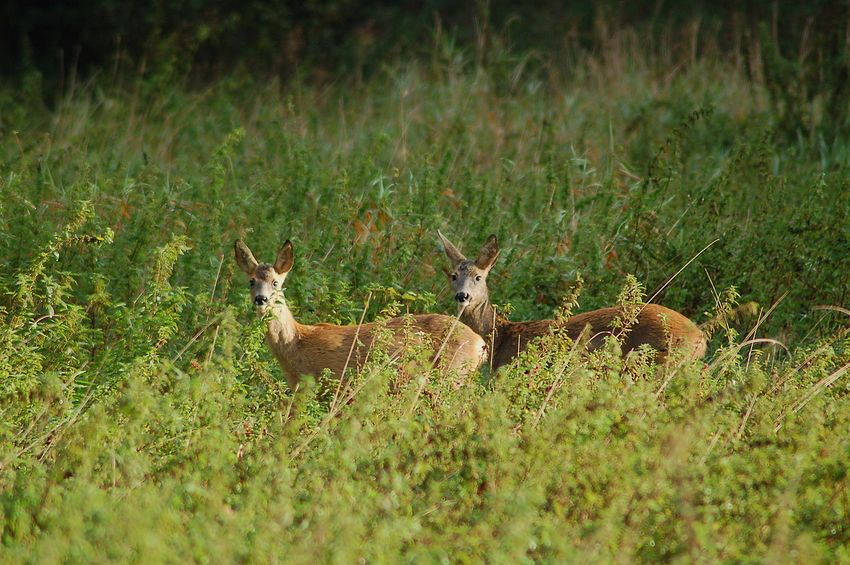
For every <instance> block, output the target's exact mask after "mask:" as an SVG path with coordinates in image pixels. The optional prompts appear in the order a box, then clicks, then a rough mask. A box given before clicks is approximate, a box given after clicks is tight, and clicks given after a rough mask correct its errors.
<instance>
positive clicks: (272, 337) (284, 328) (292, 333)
mask: <svg viewBox="0 0 850 565" xmlns="http://www.w3.org/2000/svg"><path fill="white" fill-rule="evenodd" d="M299 328H300V324H299V323H298V322H296V321H295V317H293V315H292V312H290V310H289V306H287V305H286V301H284V300H281V301H279V302H277V303H276V304H275V305H274V306H272V317H271V319H270V320H269V326H268V331H267V332H266V337H267V338H268V340H269V341H270V342H271V343H272V344H273V345H274V346H276V347H278V348H281V349H290V348H292V347H294V346H296V345H297V344H298V340H299V337H300V333H301V332H300V331H299Z"/></svg>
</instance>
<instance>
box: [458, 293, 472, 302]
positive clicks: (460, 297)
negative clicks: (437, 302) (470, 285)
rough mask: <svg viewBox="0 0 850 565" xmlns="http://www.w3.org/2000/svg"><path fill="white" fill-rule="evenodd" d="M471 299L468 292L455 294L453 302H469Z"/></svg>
mask: <svg viewBox="0 0 850 565" xmlns="http://www.w3.org/2000/svg"><path fill="white" fill-rule="evenodd" d="M471 298H472V297H471V296H470V295H469V293H468V292H458V293H457V294H455V300H457V301H458V302H461V303H463V302H469V300H470V299H471Z"/></svg>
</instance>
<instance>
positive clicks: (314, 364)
mask: <svg viewBox="0 0 850 565" xmlns="http://www.w3.org/2000/svg"><path fill="white" fill-rule="evenodd" d="M235 247H236V263H237V264H238V265H239V268H240V269H242V270H243V271H244V272H245V274H247V275H248V278H249V281H250V286H251V300H252V302H253V303H254V305H255V306H256V307H257V310H258V312H259V313H260V314H263V313H265V312H266V310H269V309H271V312H272V314H273V316H272V318H271V319H270V320H269V325H268V330H267V332H266V342H267V343H268V344H269V347H270V348H271V350H272V353H274V356H275V357H276V358H277V360H278V362H279V363H280V365H281V367H282V368H283V370H284V372H285V373H286V377H287V380H288V382H289V385H290V386H291V387H292V388H294V387H295V385H296V384H297V383H298V380H299V377H301V376H302V375H314V376H317V377H318V376H320V375H321V374H322V371H323V370H324V369H330V370H331V372H332V373H333V375H334V376H335V377H337V378H339V377H342V373H343V371H344V370H345V368H346V367H352V368H356V367H359V366H360V365H362V363H363V362H364V360H365V358H366V355H367V353H368V351H369V349H370V348H371V347H372V344H373V341H374V339H375V330H377V329H379V327H386V328H387V329H388V330H389V332H390V333H391V334H392V337H393V350H392V351H390V354H391V355H393V356H396V355H397V354H398V353H399V352H400V350H401V349H402V348H403V346H404V343H403V342H404V340H405V339H406V338H408V337H410V338H411V339H412V340H414V343H425V344H427V345H430V346H431V347H433V349H434V351H436V353H435V354H434V356H432V358H431V361H432V363H435V364H437V365H438V366H440V367H441V368H446V369H459V370H460V371H461V372H463V373H471V372H474V371H475V370H476V369H478V367H479V365H480V364H481V363H482V361H483V360H484V351H485V347H484V340H482V339H481V338H480V337H479V336H478V335H477V334H476V333H475V332H474V331H472V330H471V329H469V328H468V327H467V326H465V325H464V324H463V323H461V322H458V321H457V320H456V319H455V318H452V317H451V316H443V315H439V314H425V315H417V316H410V317H400V318H392V319H390V320H388V321H386V322H385V323H382V324H380V325H379V324H362V325H359V326H357V325H355V326H335V325H333V324H317V325H315V326H311V325H306V324H299V323H298V322H296V321H295V318H294V317H293V316H292V313H291V312H290V311H289V307H288V306H287V305H286V300H285V299H284V296H283V290H284V289H283V283H284V281H285V280H286V276H287V274H288V273H289V271H290V270H291V269H292V264H293V250H292V243H291V242H290V241H289V240H287V241H286V243H284V244H283V246H282V247H281V248H280V250H279V251H278V253H277V258H276V259H275V262H274V264H273V265H269V264H265V263H264V264H260V263H258V262H257V260H256V259H254V255H253V254H252V253H251V250H250V249H248V246H247V245H245V244H244V243H243V242H242V241H241V240H237V241H236V245H235ZM384 324H385V326H384ZM453 326H454V327H453ZM410 329H412V330H413V331H409V330H410ZM450 332H451V333H450ZM355 340H356V343H355ZM353 343H355V345H354V348H353V349H352V344H353ZM437 357H439V359H437Z"/></svg>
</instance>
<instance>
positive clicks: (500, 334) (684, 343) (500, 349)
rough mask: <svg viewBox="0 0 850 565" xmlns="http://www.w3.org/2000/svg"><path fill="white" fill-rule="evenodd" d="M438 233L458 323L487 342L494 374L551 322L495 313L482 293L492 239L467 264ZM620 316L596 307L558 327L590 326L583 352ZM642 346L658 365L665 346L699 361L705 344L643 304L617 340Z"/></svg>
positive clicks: (679, 322)
mask: <svg viewBox="0 0 850 565" xmlns="http://www.w3.org/2000/svg"><path fill="white" fill-rule="evenodd" d="M437 233H438V234H439V236H440V239H441V240H442V241H443V246H444V247H445V251H446V255H447V256H448V258H449V260H450V261H451V262H452V272H451V274H450V275H449V276H450V278H451V288H452V293H453V294H454V297H455V300H456V301H457V303H458V307H459V308H460V309H461V315H460V319H461V321H462V322H464V323H465V324H466V325H468V326H469V327H470V328H472V329H473V330H474V331H475V332H477V333H478V335H480V336H481V337H483V338H484V340H485V341H486V342H487V346H488V347H489V348H490V351H489V354H490V362H491V363H492V368H493V369H494V370H495V369H497V368H499V367H501V366H502V365H505V364H507V363H509V362H510V361H511V360H512V359H513V358H514V357H515V356H516V355H517V354H518V353H519V352H521V351H522V350H523V349H525V348H526V346H527V345H528V344H529V342H531V341H532V340H533V339H534V338H536V337H539V336H541V335H546V334H548V333H549V330H550V327H551V326H553V324H555V323H556V322H555V320H534V321H529V322H510V321H508V320H507V319H505V318H503V317H502V316H499V315H497V314H496V310H495V308H493V305H492V304H491V303H490V296H489V293H488V291H487V275H488V274H489V273H490V269H491V268H492V267H493V263H495V262H496V258H497V257H498V255H499V244H498V242H497V240H496V236H495V235H491V236H490V237H488V238H487V241H486V242H485V243H484V245H483V246H482V247H481V251H480V252H479V253H478V258H477V259H475V261H470V260H468V259H467V258H466V257H465V256H464V255H463V254H462V253H461V252H460V251H458V249H457V247H455V246H454V245H452V243H451V242H450V241H449V240H448V239H446V238H445V237H444V236H443V234H442V233H440V232H437ZM621 315H622V310H621V308H618V307H614V308H601V309H599V310H592V311H590V312H583V313H581V314H576V315H575V316H570V317H569V318H568V319H567V320H566V321H565V322H562V324H563V325H562V326H561V327H563V328H565V329H566V331H567V334H568V335H569V336H570V338H572V339H577V338H578V337H579V336H580V335H581V333H582V331H583V330H584V329H585V327H587V326H590V335H591V336H592V337H591V340H590V342H589V343H588V348H589V349H591V350H592V349H595V348H597V347H599V346H600V345H601V344H602V339H603V337H604V336H605V335H608V334H611V333H612V332H616V331H617V330H616V328H615V327H614V326H613V325H612V322H613V321H614V320H615V319H617V318H618V317H620V316H621ZM643 344H649V345H650V346H652V347H653V348H654V349H656V350H657V351H658V354H657V355H656V360H657V361H659V362H661V361H663V360H665V359H666V356H667V353H668V351H667V349H668V348H669V347H670V346H672V347H673V349H676V350H680V351H683V352H684V354H685V356H687V357H688V358H691V359H698V358H700V357H702V356H703V355H705V347H706V340H705V336H704V335H703V333H702V332H701V331H700V330H699V328H698V327H697V326H696V325H695V324H694V323H693V322H691V321H690V320H689V319H688V318H686V317H685V316H683V315H681V314H680V313H678V312H676V311H675V310H671V309H669V308H665V307H664V306H659V305H657V304H644V305H643V307H642V308H641V310H640V313H639V314H638V316H637V320H636V321H635V323H634V324H633V325H632V326H631V328H630V329H629V331H628V333H627V334H626V336H625V339H624V340H623V342H622V352H623V353H624V354H625V353H628V352H629V351H631V350H633V349H636V348H637V347H639V346H641V345H643Z"/></svg>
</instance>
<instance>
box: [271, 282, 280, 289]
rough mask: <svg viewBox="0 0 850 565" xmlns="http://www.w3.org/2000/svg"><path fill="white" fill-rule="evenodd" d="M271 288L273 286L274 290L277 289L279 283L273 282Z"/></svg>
mask: <svg viewBox="0 0 850 565" xmlns="http://www.w3.org/2000/svg"><path fill="white" fill-rule="evenodd" d="M272 286H273V287H275V288H277V287H279V286H280V281H274V282H273V283H272Z"/></svg>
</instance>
